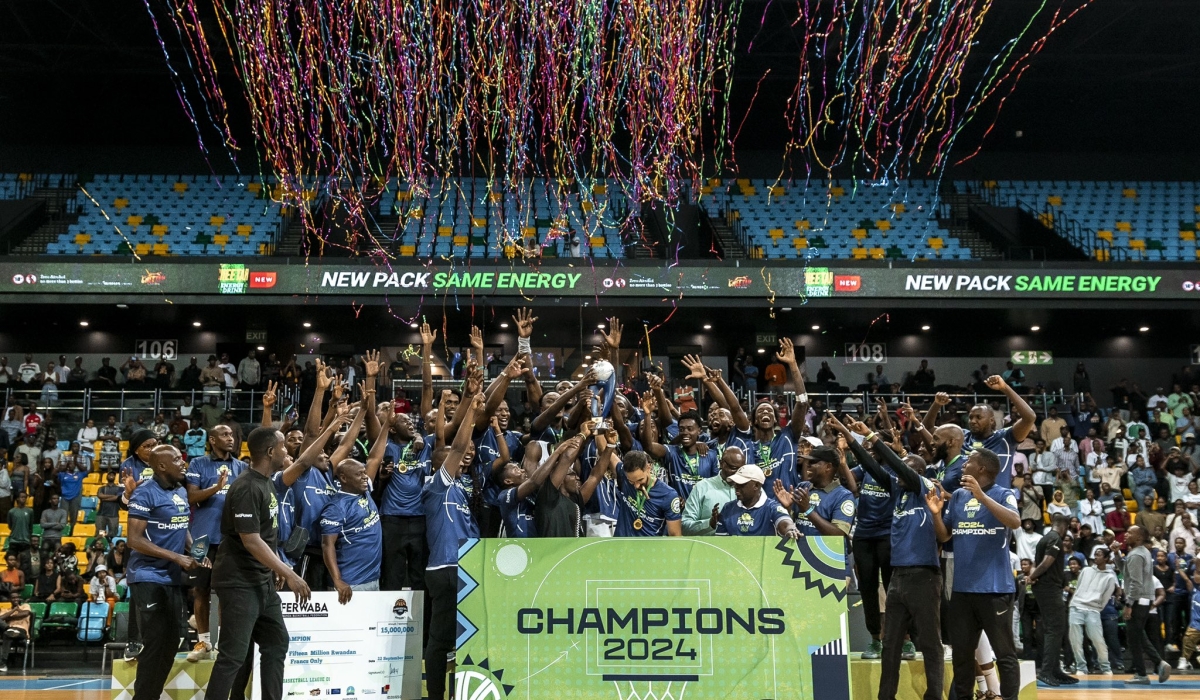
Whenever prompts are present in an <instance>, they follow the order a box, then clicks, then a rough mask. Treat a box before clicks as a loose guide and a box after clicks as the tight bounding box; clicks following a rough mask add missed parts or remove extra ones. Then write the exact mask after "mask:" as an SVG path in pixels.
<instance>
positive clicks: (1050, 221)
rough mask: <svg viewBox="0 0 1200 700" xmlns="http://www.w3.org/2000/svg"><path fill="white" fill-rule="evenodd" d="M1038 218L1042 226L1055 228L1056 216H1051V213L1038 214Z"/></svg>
mask: <svg viewBox="0 0 1200 700" xmlns="http://www.w3.org/2000/svg"><path fill="white" fill-rule="evenodd" d="M1037 218H1038V221H1039V222H1040V223H1041V224H1042V226H1045V227H1046V228H1054V215H1053V214H1051V213H1049V212H1045V213H1042V214H1038V217H1037Z"/></svg>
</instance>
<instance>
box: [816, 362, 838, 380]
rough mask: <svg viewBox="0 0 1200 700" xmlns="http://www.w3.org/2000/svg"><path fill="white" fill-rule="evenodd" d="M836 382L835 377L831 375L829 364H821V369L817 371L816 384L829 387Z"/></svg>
mask: <svg viewBox="0 0 1200 700" xmlns="http://www.w3.org/2000/svg"><path fill="white" fill-rule="evenodd" d="M836 381H837V376H836V375H835V374H834V373H833V370H832V369H831V368H830V367H829V363H828V362H822V363H821V369H819V370H817V383H818V384H824V385H829V384H832V383H834V382H836Z"/></svg>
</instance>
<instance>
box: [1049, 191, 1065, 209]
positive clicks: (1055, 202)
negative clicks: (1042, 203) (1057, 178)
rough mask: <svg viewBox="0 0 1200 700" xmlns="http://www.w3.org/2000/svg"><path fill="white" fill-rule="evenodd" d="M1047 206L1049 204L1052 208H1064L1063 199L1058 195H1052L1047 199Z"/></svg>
mask: <svg viewBox="0 0 1200 700" xmlns="http://www.w3.org/2000/svg"><path fill="white" fill-rule="evenodd" d="M1046 204H1049V205H1050V206H1052V207H1061V206H1062V197H1059V196H1058V195H1056V194H1052V195H1050V196H1049V197H1047V198H1046Z"/></svg>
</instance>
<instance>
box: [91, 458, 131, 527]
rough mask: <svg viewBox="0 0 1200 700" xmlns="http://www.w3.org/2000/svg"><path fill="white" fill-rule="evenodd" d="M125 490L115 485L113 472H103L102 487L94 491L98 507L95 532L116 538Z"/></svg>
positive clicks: (114, 472) (115, 474) (115, 478)
mask: <svg viewBox="0 0 1200 700" xmlns="http://www.w3.org/2000/svg"><path fill="white" fill-rule="evenodd" d="M124 493H125V488H124V487H123V486H121V485H120V484H118V483H117V472H116V471H115V470H112V471H108V472H105V474H104V485H103V486H101V487H100V488H99V489H98V490H97V491H96V498H97V499H98V500H99V502H100V505H99V507H98V508H97V509H96V532H97V533H106V534H107V535H108V536H109V537H113V536H116V535H117V534H118V533H119V532H120V529H121V520H120V516H121V496H122V494H124Z"/></svg>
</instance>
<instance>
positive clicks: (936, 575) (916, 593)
mask: <svg viewBox="0 0 1200 700" xmlns="http://www.w3.org/2000/svg"><path fill="white" fill-rule="evenodd" d="M890 578H891V583H890V584H889V585H888V589H887V628H886V629H884V632H883V657H882V660H883V668H882V671H881V675H880V678H879V700H895V698H896V689H897V687H898V686H899V683H900V653H901V652H902V651H903V650H904V635H905V633H907V632H908V629H909V627H910V626H911V627H914V628H915V629H916V638H917V644H918V645H919V646H920V649H921V653H922V654H924V656H925V695H924V696H923V697H924V700H941V698H942V686H943V678H942V676H943V670H942V669H943V666H944V663H943V662H942V627H941V615H940V612H941V603H942V600H941V598H942V572H941V571H939V570H938V569H936V568H934V567H922V566H900V567H897V568H895V569H893V570H892V574H891V576H890Z"/></svg>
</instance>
